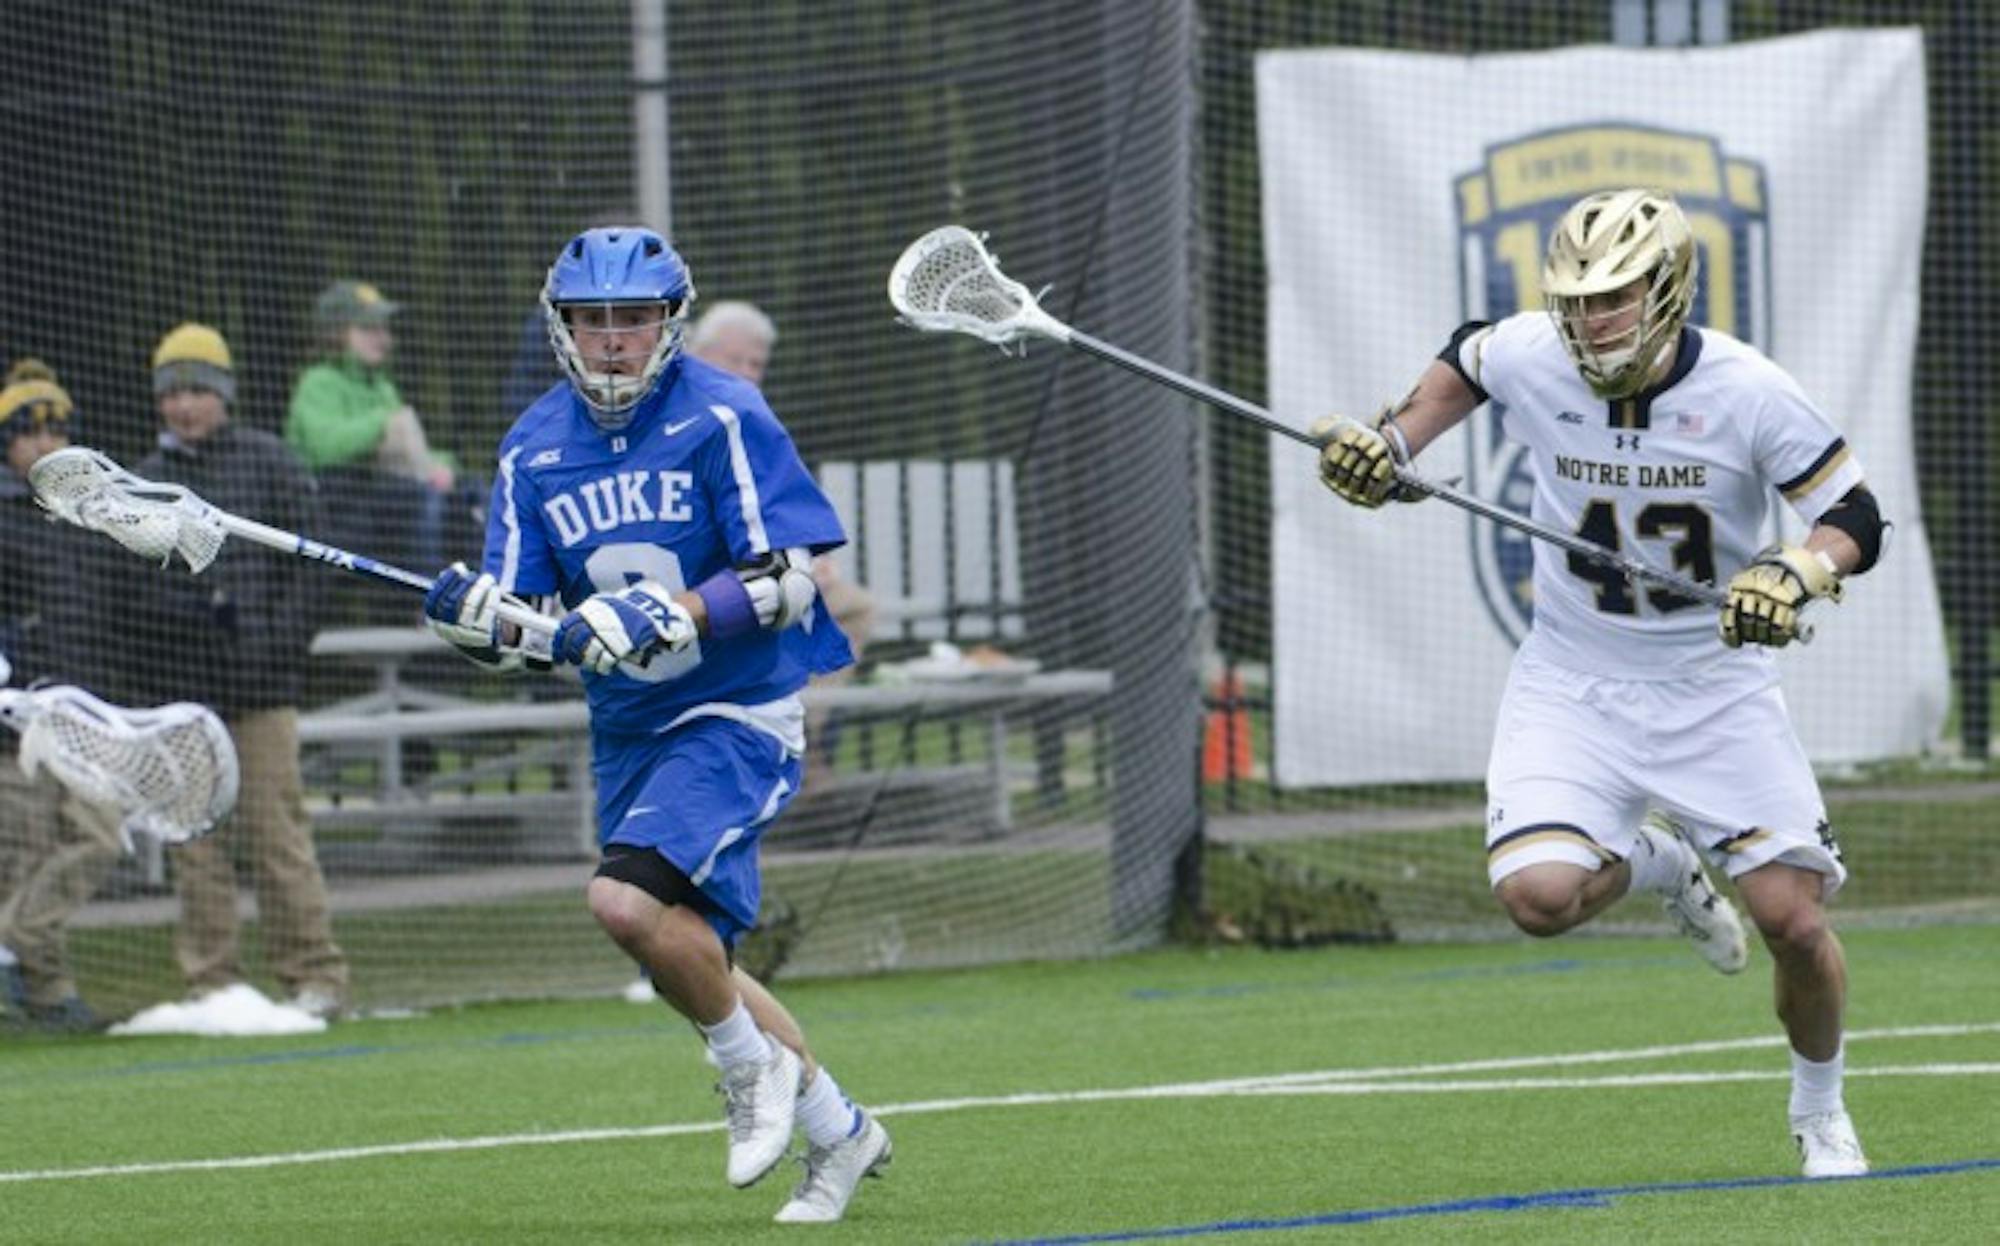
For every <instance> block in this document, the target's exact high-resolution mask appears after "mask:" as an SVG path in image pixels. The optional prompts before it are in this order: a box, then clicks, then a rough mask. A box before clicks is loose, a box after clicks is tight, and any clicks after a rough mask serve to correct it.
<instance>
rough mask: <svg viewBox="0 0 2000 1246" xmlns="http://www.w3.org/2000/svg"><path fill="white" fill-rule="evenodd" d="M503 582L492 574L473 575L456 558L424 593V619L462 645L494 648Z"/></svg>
mask: <svg viewBox="0 0 2000 1246" xmlns="http://www.w3.org/2000/svg"><path fill="white" fill-rule="evenodd" d="M503 595H504V594H502V593H501V592H500V582H499V581H498V580H495V579H494V578H493V577H492V576H490V575H484V574H481V575H477V576H475V575H473V574H472V568H470V567H468V566H466V565H465V564H464V563H462V562H455V563H453V564H451V565H450V566H449V567H446V568H445V569H444V570H443V571H441V572H439V573H438V577H437V579H436V580H434V581H433V582H432V583H431V591H430V592H428V593H425V594H424V622H426V623H428V624H430V628H431V630H432V631H434V632H436V633H437V634H438V635H440V636H442V637H444V638H445V640H447V641H449V642H451V643H452V644H454V645H456V646H458V647H459V648H460V649H491V648H494V647H496V646H497V645H498V643H499V634H498V628H499V624H500V613H499V611H500V599H501V597H502V596H503Z"/></svg>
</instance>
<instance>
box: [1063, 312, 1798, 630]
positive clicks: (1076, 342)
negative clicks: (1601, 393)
mask: <svg viewBox="0 0 2000 1246" xmlns="http://www.w3.org/2000/svg"><path fill="white" fill-rule="evenodd" d="M1058 323H1059V322H1058ZM1067 334H1068V336H1067V337H1062V338H1057V339H1056V340H1057V341H1063V342H1067V343H1068V344H1069V345H1071V346H1074V347H1076V348H1077V349H1078V350H1081V351H1083V352H1084V353H1086V354H1089V355H1094V356H1096V357H1097V358H1099V359H1102V360H1104V361H1106V362H1107V363H1113V364H1116V365H1118V366H1119V367H1121V368H1124V369H1126V370H1127V371H1129V372H1135V373H1137V374H1138V375H1140V376H1143V377H1145V378H1146V379H1148V380H1151V381H1157V382H1158V383H1160V384H1162V385H1165V386H1167V387H1168V388H1169V389H1173V390H1177V391H1179V392H1180V393H1183V394H1186V395H1187V396H1188V397H1190V398H1194V399H1196V400H1198V401H1201V402H1205V403H1207V404H1208V405H1210V406H1212V407H1215V408H1216V409H1217V410H1220V411H1223V412H1226V413H1228V414H1230V415H1234V416H1238V417H1240V418H1242V419H1246V420H1249V421H1250V422H1251V423H1253V424H1256V425H1258V426H1259V427H1261V428H1263V429H1265V430H1266V431H1268V432H1271V433H1275V434H1277V435H1278V436H1280V437H1287V438H1290V439H1291V440H1293V441H1296V442H1298V443H1299V444H1301V445H1305V446H1310V447H1312V448H1313V449H1314V450H1317V449H1319V448H1320V443H1319V442H1318V441H1317V440H1315V439H1314V438H1313V436H1312V435H1311V434H1310V433H1306V432H1303V431H1301V430H1299V429H1296V428H1293V427H1292V426H1291V425H1289V424H1287V423H1285V422H1284V421H1282V420H1280V419H1278V418H1277V417H1276V416H1274V415H1272V414H1271V413H1270V412H1269V411H1267V410H1265V409H1264V408H1263V407H1260V406H1258V405H1256V404H1255V403H1252V402H1249V401H1246V400H1245V399H1242V398H1238V397H1237V396H1236V395H1234V394H1232V393H1229V392H1227V391H1225V390H1220V389H1216V388H1215V387H1214V386H1212V385H1206V384H1204V383H1202V382H1200V381H1197V380H1195V379H1194V378H1192V377H1188V376H1183V375H1181V374H1180V373H1178V372H1175V371H1174V370H1173V369H1171V368H1168V367H1165V366H1163V365H1161V364H1157V363H1154V362H1153V361H1152V360H1150V359H1146V358H1144V357H1142V356H1139V355H1135V354H1133V353H1132V352H1130V351H1127V350H1123V349H1120V348H1119V347H1116V346H1113V345H1111V344H1110V343H1109V342H1103V341H1099V340H1098V339H1097V338H1094V337H1092V336H1090V335H1089V334H1087V333H1083V332H1080V331H1078V330H1076V329H1067ZM1051 336H1053V335H1051ZM1396 479H1397V480H1399V481H1401V482H1402V483H1403V484H1406V485H1408V486H1409V487H1410V488H1412V489H1415V490H1417V491H1418V492H1420V493H1423V494H1425V495H1427V496H1430V497H1434V498H1436V499H1438V500H1439V501H1440V502H1448V503H1450V504H1451V505H1453V506H1456V507H1458V508H1459V509H1461V510H1466V511H1470V512H1471V513H1473V514H1475V515H1478V516H1479V517H1480V518H1482V519H1489V520H1491V521H1493V522H1494V523H1497V524H1501V525H1504V526H1506V527H1509V528H1512V529H1514V530H1515V531H1517V532H1522V533H1526V534H1527V535H1528V536H1531V537H1533V538H1535V539H1536V540H1538V541H1547V542H1548V543H1549V544H1551V545H1554V546H1557V547H1559V548H1561V549H1565V550H1568V551H1569V552H1570V553H1572V554H1575V555H1577V556H1579V557H1582V558H1588V559H1590V560H1591V561H1592V562H1596V563H1601V564H1603V565H1605V566H1607V567H1612V568H1614V569H1616V570H1617V571H1619V572H1620V573H1621V574H1623V575H1624V576H1625V577H1626V578H1627V579H1631V580H1639V581H1643V582H1645V583H1648V584H1652V585H1654V586H1656V587H1659V588H1664V589H1669V590H1671V591H1673V592H1676V593H1679V594H1680V595H1682V596H1684V597H1691V598H1693V599H1694V600H1696V601H1699V602H1703V603H1706V604H1708V605H1711V606H1715V607H1718V608H1720V607H1721V606H1722V605H1723V604H1724V603H1725V602H1727V601H1728V600H1729V595H1728V594H1727V593H1725V592H1723V591H1722V590H1721V589H1719V588H1717V587H1715V586H1714V585H1713V584H1704V583H1702V582H1701V581H1699V580H1691V579H1689V578H1687V577H1686V576H1684V575H1677V574H1675V573H1674V572H1671V571H1665V570H1661V569H1659V568H1657V567H1649V566H1647V565H1646V564H1644V563H1642V562H1638V561H1636V560H1634V559H1631V558H1627V557H1625V556H1623V555H1622V554H1618V553H1615V552H1613V551H1611V550H1608V549H1606V548H1604V547H1603V546H1602V545H1599V544H1597V543H1596V542H1594V541H1587V540H1585V539H1583V538H1582V537H1580V536H1576V535H1575V534H1573V533H1569V532H1563V531H1561V530H1559V529H1556V528H1550V527H1547V526H1545V525H1543V524H1540V523H1537V522H1535V521H1534V520H1532V519H1530V518H1528V517H1527V516H1525V515H1521V514H1517V513H1516V512H1514V511H1511V510H1508V509H1507V508H1506V507H1504V506H1496V505H1494V504H1493V503H1491V502H1488V501H1486V500H1485V499H1484V498H1477V497H1473V496H1472V495H1470V494H1466V493H1461V492H1459V491H1458V490H1457V489H1454V488H1452V487H1451V486H1450V485H1448V484H1444V483H1442V482H1440V481H1434V480H1430V479H1428V478H1426V477H1424V476H1422V475H1420V474H1419V473H1418V472H1417V471H1416V470H1415V469H1413V468H1409V467H1400V466H1399V467H1398V468H1397V469H1396ZM1804 636H1805V633H1804V632H1803V631H1802V632H1801V639H1803V638H1804Z"/></svg>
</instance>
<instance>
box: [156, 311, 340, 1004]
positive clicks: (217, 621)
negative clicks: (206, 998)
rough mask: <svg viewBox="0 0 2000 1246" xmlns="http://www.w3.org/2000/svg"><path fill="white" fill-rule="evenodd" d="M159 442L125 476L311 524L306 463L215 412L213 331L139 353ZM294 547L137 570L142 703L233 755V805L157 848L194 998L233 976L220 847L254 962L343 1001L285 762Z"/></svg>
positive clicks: (187, 331)
mask: <svg viewBox="0 0 2000 1246" xmlns="http://www.w3.org/2000/svg"><path fill="white" fill-rule="evenodd" d="M153 394H154V398H155V401H156V404H157V406H158V409H159V414H160V421H161V431H160V435H159V448H158V449H157V450H155V451H154V452H153V453H152V455H150V456H149V457H148V458H147V459H146V460H145V461H144V462H143V463H141V464H140V465H139V468H138V474H139V475H141V476H144V477H147V478H149V479H152V480H158V481H166V482H172V483H175V484H181V485H185V486H187V487H188V488H189V489H192V490H193V491H194V492H195V493H196V494H198V495H199V496H201V497H202V498H203V499H205V500H207V501H208V502H210V503H212V504H214V505H216V506H218V507H221V508H222V509H223V510H227V511H230V512H232V513H234V514H236V515H240V516H243V517H244V518H248V519H255V520H258V521H260V522H263V523H268V524H273V525H275V526H277V527H280V528H284V529H286V530H288V531H292V532H308V533H309V532H315V531H318V530H319V528H320V523H319V514H318V511H319V506H318V500H317V496H316V494H315V491H314V485H313V479H312V476H311V475H310V474H309V473H308V472H307V471H306V469H305V466H304V464H302V463H301V462H300V461H299V459H298V457H297V456H296V455H295V454H293V452H292V451H291V450H290V449H289V448H288V447H287V446H286V445H285V443H284V442H283V441H281V440H280V439H278V438H277V437H276V436H273V435H272V434H270V433H266V432H262V431H260V430H258V429H254V428H248V427H245V426H243V425H240V424H237V423H235V422H234V421H233V420H232V419H231V404H232V403H233V402H234V401H235V396H236V376H235V370H234V363H233V360H232V358H231V356H230V353H229V346H228V344H227V343H226V342H225V341H224V340H223V338H222V335H221V334H220V333H218V332H216V331H215V330H214V329H212V328H209V327H208V326H206V325H201V324H194V323H189V324H183V325H181V326H179V327H178V328H176V329H174V330H173V331H172V332H170V333H168V334H167V335H166V337H165V338H163V339H161V341H160V345H159V347H158V349H157V350H156V351H155V352H154V355H153ZM316 574H318V572H317V571H316V570H315V569H314V568H312V567H310V566H308V565H307V564H306V563H305V562H304V561H303V560H301V559H298V558H294V557H291V556H289V555H286V554H282V553H278V552H276V551H274V550H270V549H266V548H264V547H262V546H258V545H253V544H250V543H247V542H240V541H239V542H231V543H229V544H227V545H225V546H224V547H223V550H222V553H221V554H220V555H219V556H218V557H217V558H216V560H215V563H214V565H213V566H211V567H209V568H208V569H207V570H205V571H203V572H202V573H201V574H200V575H199V576H193V575H189V574H188V573H187V571H186V570H185V569H184V568H179V567H175V568H163V569H160V570H159V571H157V572H155V573H154V574H152V575H150V576H146V577H145V578H144V583H145V584H146V586H147V588H148V590H150V591H149V592H148V594H147V596H148V597H149V599H150V600H149V602H148V603H147V609H148V611H149V613H150V614H151V615H152V616H153V619H154V623H153V625H152V626H150V627H146V628H143V629H140V630H141V631H142V632H143V633H145V638H146V639H147V640H150V641H152V642H153V643H154V644H156V645H158V646H160V650H161V651H160V652H159V653H157V654H156V655H154V656H153V657H152V659H151V660H148V661H145V662H143V663H142V664H141V665H142V668H143V669H144V670H145V671H146V672H147V674H148V676H149V677H150V680H151V682H150V685H149V686H148V687H146V689H145V691H146V693H147V694H148V696H149V697H151V698H152V699H156V700H162V701H166V700H188V701H196V702H200V703H201V704H204V705H207V706H208V707H209V708H210V709H213V710H214V711H215V712H216V713H217V714H218V715H219V716H220V717H221V718H222V719H223V721H224V722H225V723H227V724H228V726H229V733H230V736H231V737H232V738H233V739H234V740H235V743H236V754H237V759H238V761H239V762H240V764H241V767H242V781H241V787H240V794H239V795H238V797H237V802H236V812H235V814H234V815H233V816H232V817H231V818H230V820H229V821H228V822H226V823H225V824H224V825H223V827H222V829H221V830H220V831H219V832H218V833H217V834H215V835H211V836H208V837H207V838H205V839H200V840H196V841H194V842H192V843H188V844H182V845H179V846H178V847H176V848H175V849H173V853H172V860H173V863H174V873H175V876H176V881H177V886H178V888H179V891H180V897H181V922H180V927H179V929H178V930H177V931H176V934H175V939H174V951H175V955H176V957H177V958H178V960H179V962H180V968H181V972H182V973H183V974H184V975H185V976H186V978H187V981H188V985H189V987H190V988H191V990H192V991H193V993H194V994H196V995H204V994H207V993H209V992H211V991H215V990H220V989H222V988H225V987H228V986H231V985H233V984H235V983H237V982H240V981H242V980H243V964H242V960H241V956H240V954H239V950H238V935H237V921H236V877H235V870H234V866H233V865H232V862H231V849H232V848H234V849H236V850H237V851H238V852H239V853H240V854H241V855H242V856H244V857H247V858H248V860H249V863H250V865H251V868H252V871H253V873H254V874H255V878H256V888H257V915H258V924H259V930H260V933H261V935H262V944H263V948H264V955H265V959H266V960H267V961H268V963H269V967H270V969H271V972H272V974H273V975H274V976H275V977H276V978H277V979H278V982H279V984H280V985H281V986H283V987H284V988H285V990H286V991H287V992H289V995H290V1002H291V1003H292V1004H294V1005H296V1006H298V1007H301V1008H303V1009H305V1010H306V1011H308V1012H311V1013H313V1014H315V1015H317V1016H322V1017H332V1016H335V1015H337V1014H338V1013H339V1012H340V1011H341V1010H342V1009H343V1008H344V1007H345V1005H346V1001H347V988H348V969H347V958H346V956H345V955H344V954H343V953H342V952H341V950H340V948H339V947H338V946H337V945H336V944H335V943H334V940H333V928H332V919H331V916H330V913H329V910H328V905H327V897H326V883H325V880H324V878H323V877H322V875H321V873H320V868H319V859H318V856H317V854H316V853H315V852H314V849H313V840H312V827H311V824H310V823H309V822H308V821H307V818H306V813H305V801H304V795H303V782H302V779H301V777H300V771H299V730H298V717H299V711H298V706H299V701H300V698H301V694H302V691H303V689H302V683H303V680H304V672H305V663H306V651H307V647H308V645H309V644H310V643H311V641H312V634H313V630H314V622H315V618H316V612H315V600H314V598H315V580H314V578H313V577H314V576H315V575H316Z"/></svg>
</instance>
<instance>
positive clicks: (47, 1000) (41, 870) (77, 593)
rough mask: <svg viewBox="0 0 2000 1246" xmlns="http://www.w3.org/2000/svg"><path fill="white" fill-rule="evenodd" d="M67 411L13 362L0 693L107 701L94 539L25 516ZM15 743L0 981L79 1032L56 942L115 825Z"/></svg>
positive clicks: (4, 852)
mask: <svg viewBox="0 0 2000 1246" xmlns="http://www.w3.org/2000/svg"><path fill="white" fill-rule="evenodd" d="M74 412H75V408H74V406H73V404H72V403H71V401H70V397H69V395H68V394H67V393H66V392H64V391H63V389H62V387H61V386H60V385H58V384H57V383H56V379H55V374H54V373H53V372H50V371H49V370H48V369H47V368H45V367H43V366H42V365H41V364H39V363H37V362H36V361H34V360H23V361H21V363H19V364H17V365H15V367H14V369H13V371H12V372H10V373H9V374H8V377H7V385H6V388H5V389H4V390H0V449H4V453H5V457H6V460H7V468H6V470H4V471H0V653H4V654H5V655H6V657H7V659H8V661H9V663H10V664H11V666H12V671H11V674H10V675H9V676H5V677H0V683H12V684H14V685H15V686H17V687H26V686H27V685H29V684H31V683H36V682H54V683H66V684H79V685H82V686H84V687H86V688H89V689H90V690H91V691H93V692H97V693H99V694H100V695H110V693H109V691H108V689H107V688H106V687H105V681H104V679H103V678H102V676H103V675H104V674H105V672H104V671H103V670H102V667H101V655H102V654H103V652H104V650H103V649H102V648H100V647H99V646H97V645H95V644H94V643H93V641H94V639H95V634H96V630H97V623H98V619H99V618H100V616H102V615H103V613H104V604H103V602H104V599H103V596H102V593H103V592H104V591H105V590H104V587H103V581H102V579H101V578H98V577H97V576H96V575H95V574H94V573H95V572H97V571H98V570H99V569H101V568H103V567H104V564H105V563H106V561H107V559H106V551H105V548H104V547H105V545H106V542H104V541H103V539H102V538H101V537H97V536H94V535H93V534H91V533H89V532H86V531H84V530H83V529H81V528H73V527H70V526H68V525H66V524H59V523H54V522H52V521H51V520H50V518H49V516H48V514H47V513H46V512H44V511H43V510H42V509H41V508H40V507H38V506H36V505H35V497H34V494H33V492H32V491H30V490H29V488H28V482H27V473H28V469H29V468H31V467H33V466H34V465H35V464H36V463H37V462H38V461H40V460H41V458H42V457H43V456H44V455H47V454H50V453H52V452H54V451H56V450H60V449H62V448H63V447H64V446H67V445H69V443H70V431H71V426H72V417H73V415H74ZM17 743H18V741H17V737H16V736H15V734H14V733H13V732H12V731H7V730H0V951H4V952H5V955H4V956H0V980H4V983H5V991H4V994H5V995H6V996H8V997H10V998H8V999H7V1001H6V1003H7V1004H8V1005H11V1006H12V1008H11V1011H10V1015H11V1013H13V1012H17V1013H18V1014H19V1015H20V1016H21V1017H22V1018H24V1019H25V1020H26V1022H27V1023H28V1024H29V1025H31V1026H34V1027H36V1028H38V1029H46V1030H61V1031H82V1030H91V1029H95V1028H97V1018H96V1015H95V1014H94V1013H93V1012H92V1010H91V1008H90V1006H89V1005H88V1004H86V1003H85V1002H84V1000H83V997H82V995H80V994H79V993H78V990H77V982H76V977H75V975H74V973H73V971H72V969H71V966H70V961H69V941H68V938H67V936H66V934H65V927H66V926H67V924H68V922H69V919H70V917H71V916H72V915H73V914H74V913H75V912H76V910H78V909H79V908H82V907H83V905H84V903H85V902H86V901H88V900H89V899H90V897H91V895H92V894H93V893H94V892H95V891H96V890H97V887H98V885H99V884H100V883H101V882H103V881H104V876H105V873H106V872H107V871H108V870H109V869H110V868H111V865H112V863H113V862H114V861H115V860H116V859H117V857H118V815H117V812H116V811H115V810H111V809H107V808H105V807H102V806H99V805H96V804H93V803H91V802H90V801H87V800H84V799H83V798H82V797H80V796H77V795H76V794H75V793H72V792H70V791H69V790H67V789H66V788H64V787H63V786H62V784H60V783H58V782H57V781H56V779H55V776H53V775H52V774H50V773H49V772H48V770H46V769H42V770H40V771H38V772H37V773H36V774H35V775H34V776H33V777H30V776H29V775H27V774H24V773H23V772H22V771H21V768H20V767H19V766H18V765H17V764H16V761H15V754H16V749H17Z"/></svg>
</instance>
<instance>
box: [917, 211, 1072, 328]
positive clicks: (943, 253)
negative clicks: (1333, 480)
mask: <svg viewBox="0 0 2000 1246" xmlns="http://www.w3.org/2000/svg"><path fill="white" fill-rule="evenodd" d="M889 301H890V302H891V303H893V304H894V305H895V307H896V312H897V314H898V315H899V316H900V317H901V318H902V320H903V323H904V324H907V325H909V326H910V327H911V328H913V329H921V330H923V331H924V332H926V333H964V334H967V335H969V336H971V337H976V338H978V339H979V340H981V341H983V342H991V343H993V344H994V345H995V346H998V347H999V348H1000V349H1002V350H1006V349H1007V348H1008V347H1009V346H1010V345H1014V344H1016V343H1019V342H1022V341H1023V340H1024V339H1026V338H1029V337H1045V338H1049V339H1051V340H1053V341H1057V342H1065V341H1068V340H1069V336H1070V329H1069V326H1068V325H1065V324H1064V323H1063V322H1062V321H1060V320H1057V319H1056V318H1055V317H1053V316H1051V315H1049V314H1048V313H1047V312H1045V311H1043V310H1042V308H1041V304H1040V303H1039V302H1037V301H1036V296H1035V295H1034V294H1032V293H1030V292H1029V290H1028V287H1026V286H1024V285H1022V284H1021V283H1020V282H1018V281H1016V280H1014V279H1013V278H1012V277H1009V276H1008V275H1007V274H1006V273H1003V272H1001V271H1000V262H999V261H998V260H997V259H995V258H994V257H993V256H992V255H991V254H990V253H989V252H988V251H987V250H986V242H985V240H984V237H983V235H980V234H975V233H973V232H972V231H971V230H969V229H967V228H965V227H964V226H962V225H945V226H942V227H941V228H938V229H933V230H932V231H931V232H929V233H927V234H925V235H924V236H923V237H921V238H919V239H917V240H916V241H915V242H913V243H911V244H910V245H909V246H908V247H906V248H904V250H903V254H902V257H901V258H900V259H898V260H897V261H896V266H895V267H894V268H892V269H890V270H889Z"/></svg>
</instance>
